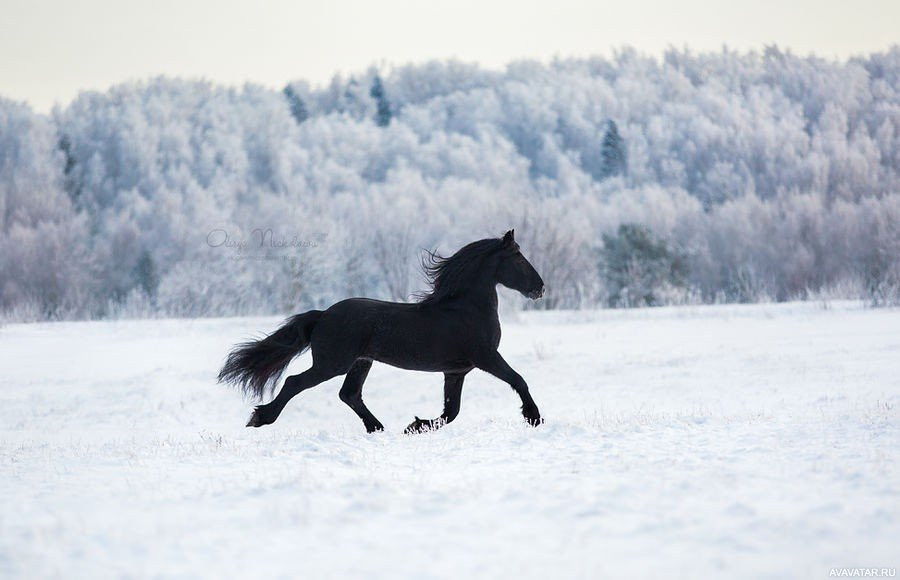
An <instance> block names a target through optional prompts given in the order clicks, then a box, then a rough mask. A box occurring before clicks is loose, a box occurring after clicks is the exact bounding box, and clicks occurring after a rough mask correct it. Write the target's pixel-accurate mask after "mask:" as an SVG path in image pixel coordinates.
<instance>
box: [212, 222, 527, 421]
mask: <svg viewBox="0 0 900 580" xmlns="http://www.w3.org/2000/svg"><path fill="white" fill-rule="evenodd" d="M425 271H426V274H427V275H428V278H429V281H430V283H431V292H430V293H428V294H426V295H424V296H422V297H420V299H419V301H418V302H416V303H411V304H404V303H397V302H383V301H380V300H370V299H368V298H350V299H348V300H343V301H341V302H338V303H337V304H335V305H333V306H332V307H331V308H329V309H328V310H325V311H322V310H310V311H309V312H305V313H303V314H297V315H296V316H293V317H292V318H290V319H288V320H287V321H286V322H285V324H284V325H283V326H282V327H281V328H279V329H278V330H276V331H275V332H273V333H272V334H270V335H269V336H267V337H265V338H263V339H262V340H258V341H253V342H246V343H243V344H240V345H238V346H236V347H235V348H234V349H233V350H232V351H231V353H230V354H229V355H228V359H227V361H226V362H225V366H224V367H222V370H221V372H219V381H220V382H228V383H234V384H238V385H240V386H241V387H242V388H243V390H244V392H245V393H247V394H249V395H252V396H253V397H254V398H256V399H257V400H259V399H261V398H262V397H263V395H264V394H265V392H266V390H267V388H270V389H272V390H274V387H275V384H276V383H277V382H278V379H279V377H280V376H281V373H282V372H283V371H284V369H285V367H287V365H288V363H290V362H291V360H292V359H293V358H294V357H295V356H297V355H299V354H300V353H301V352H303V351H304V350H305V349H306V348H307V347H312V359H313V364H312V368H310V369H309V370H307V371H304V372H302V373H300V374H299V375H293V376H290V377H288V378H287V379H286V380H285V381H284V386H283V387H282V389H281V392H280V393H278V396H277V397H275V399H274V400H272V401H271V402H270V403H268V404H265V405H260V406H258V407H256V409H255V410H254V412H253V415H252V416H251V417H250V421H249V422H248V423H247V426H248V427H261V426H263V425H269V424H270V423H274V422H275V420H276V419H277V418H278V415H279V414H280V413H281V411H282V409H284V406H285V405H287V403H288V401H290V400H291V399H292V398H293V397H294V396H295V395H297V394H298V393H300V392H302V391H305V390H306V389H309V388H312V387H314V386H316V385H318V384H319V383H321V382H323V381H327V380H328V379H330V378H332V377H336V376H338V375H343V374H346V375H347V376H346V377H345V378H344V384H343V386H342V387H341V391H340V397H341V400H342V401H344V402H345V403H346V404H347V405H349V406H350V408H351V409H353V411H354V412H355V413H356V414H357V415H359V418H360V419H362V421H363V423H364V424H365V426H366V431H368V432H370V433H371V432H373V431H381V430H383V429H384V426H383V425H382V424H381V422H380V421H378V419H376V418H375V416H374V415H372V413H371V412H370V411H369V409H368V408H366V405H365V404H364V403H363V400H362V386H363V381H365V380H366V375H367V374H368V373H369V368H371V366H372V361H373V360H377V361H380V362H383V363H387V364H389V365H393V366H395V367H400V368H403V369H408V370H417V371H432V372H442V373H444V412H443V413H442V414H441V416H440V417H439V418H437V419H419V418H418V417H416V418H415V420H414V421H413V422H412V423H411V424H410V425H409V426H408V427H407V428H406V432H407V433H415V432H420V431H424V430H428V429H435V428H438V427H442V426H444V425H445V424H447V423H449V422H451V421H453V419H455V418H456V415H457V414H458V413H459V402H460V398H461V396H462V386H463V379H464V378H465V376H466V374H467V373H468V372H469V371H471V370H472V369H473V368H479V369H482V370H484V371H486V372H488V373H490V374H492V375H494V376H495V377H497V378H498V379H500V380H502V381H504V382H507V383H509V385H510V386H511V387H512V388H513V390H515V391H516V393H518V395H519V397H521V399H522V415H523V416H524V417H525V420H526V421H528V423H530V424H531V425H538V424H540V423H541V422H542V419H541V414H540V412H539V411H538V408H537V405H535V403H534V401H533V400H532V398H531V394H530V393H529V392H528V385H527V384H526V383H525V380H524V379H523V378H522V377H521V376H520V375H519V373H517V372H516V371H514V370H513V369H512V368H511V367H510V366H509V365H508V364H507V363H506V361H505V360H503V357H502V356H500V353H499V352H497V346H498V345H499V344H500V319H499V317H498V316H497V284H503V285H504V286H506V287H508V288H512V289H513V290H518V291H519V292H521V293H522V294H524V295H525V296H527V297H528V298H531V299H538V298H540V297H541V296H543V294H544V281H543V280H542V279H541V276H540V275H539V274H538V273H537V271H536V270H535V269H534V267H533V266H532V265H531V264H530V263H529V262H528V260H526V259H525V256H523V255H522V252H520V251H519V244H517V243H516V241H515V238H514V232H513V230H510V231H508V232H506V234H505V235H504V236H503V239H495V238H491V239H485V240H479V241H477V242H472V243H471V244H469V245H467V246H465V247H464V248H462V249H461V250H459V251H458V252H456V253H455V254H453V256H451V257H449V258H443V257H441V256H438V255H437V254H434V253H431V254H429V256H428V259H427V260H426V263H425Z"/></svg>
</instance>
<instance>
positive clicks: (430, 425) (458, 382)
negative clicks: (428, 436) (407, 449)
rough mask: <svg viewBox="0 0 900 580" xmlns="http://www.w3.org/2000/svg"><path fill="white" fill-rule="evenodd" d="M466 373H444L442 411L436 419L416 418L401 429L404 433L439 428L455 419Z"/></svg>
mask: <svg viewBox="0 0 900 580" xmlns="http://www.w3.org/2000/svg"><path fill="white" fill-rule="evenodd" d="M465 378H466V373H444V412H443V413H441V416H440V417H438V418H437V419H419V418H418V417H416V419H415V420H414V421H413V422H412V423H410V424H409V426H408V427H407V428H406V429H404V430H403V432H404V433H421V432H422V431H428V430H430V429H439V428H440V427H443V426H444V425H446V424H447V423H449V422H451V421H453V420H454V419H456V416H457V415H459V404H460V401H461V400H462V387H463V381H464V380H465Z"/></svg>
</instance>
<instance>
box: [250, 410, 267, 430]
mask: <svg viewBox="0 0 900 580" xmlns="http://www.w3.org/2000/svg"><path fill="white" fill-rule="evenodd" d="M269 423H271V421H267V420H266V419H265V417H263V411H262V407H257V408H255V409H254V410H253V414H252V415H250V420H249V421H247V427H262V426H263V425H268V424H269Z"/></svg>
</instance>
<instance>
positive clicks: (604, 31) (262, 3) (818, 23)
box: [0, 0, 900, 111]
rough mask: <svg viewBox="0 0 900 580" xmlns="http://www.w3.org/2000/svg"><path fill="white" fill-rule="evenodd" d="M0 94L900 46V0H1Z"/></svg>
mask: <svg viewBox="0 0 900 580" xmlns="http://www.w3.org/2000/svg"><path fill="white" fill-rule="evenodd" d="M0 15H2V19H0V95H2V96H4V97H8V98H13V99H17V100H25V101H28V102H29V103H31V104H32V105H33V106H34V107H35V108H36V109H37V110H39V111H48V110H50V108H51V107H52V106H53V104H54V103H60V104H66V103H68V102H69V101H70V100H71V99H72V98H73V97H74V96H75V95H76V94H77V93H78V92H79V91H80V90H84V89H106V88H108V87H109V86H111V85H113V84H116V83H120V82H123V81H126V80H135V79H145V78H148V77H150V76H154V75H159V74H165V75H168V76H180V77H192V78H197V77H201V78H206V79H210V80H213V81H217V82H221V83H226V84H243V83H244V82H246V81H253V82H257V83H261V84H263V85H266V86H271V87H274V88H280V87H281V86H283V85H284V83H285V82H287V81H289V80H295V79H307V80H309V81H311V82H312V83H313V84H317V85H318V84H324V83H326V82H328V80H329V79H330V78H331V77H332V75H333V74H334V73H336V72H343V73H345V74H346V73H351V72H354V71H361V70H364V69H365V68H367V67H368V66H369V65H371V64H386V65H391V64H405V63H409V62H422V61H426V60H429V59H432V58H450V57H455V58H458V59H461V60H464V61H469V62H478V63H481V64H482V65H484V66H487V67H493V68H496V67H501V66H503V65H504V64H506V63H507V62H509V61H511V60H515V59H518V58H536V59H540V60H549V59H551V58H553V57H554V56H562V57H567V56H587V55H591V54H605V55H608V54H610V53H611V51H612V49H613V48H617V47H621V46H623V45H630V46H633V47H635V48H637V49H638V50H640V51H641V52H644V53H647V54H652V55H659V54H661V53H662V51H664V50H665V49H666V48H667V47H668V46H670V45H675V46H678V47H682V46H688V47H690V48H691V49H693V50H719V49H721V48H722V46H723V45H727V46H728V47H729V48H733V49H741V50H745V49H761V48H762V47H763V46H765V45H766V44H778V45H779V46H781V47H783V48H790V49H791V50H793V51H794V52H795V53H798V54H804V55H805V54H808V53H810V52H814V53H816V54H819V55H821V56H825V57H839V58H845V57H848V56H853V55H856V54H864V53H868V52H872V51H876V50H884V49H886V48H888V47H889V46H891V45H892V44H898V43H900V0H852V1H851V0H718V1H715V0H617V1H608V2H599V1H593V2H591V1H578V0H552V1H547V2H532V1H525V0H497V1H490V0H454V1H452V2H445V1H440V2H437V1H429V0H373V1H365V0H322V1H319V2H306V1H302V0H257V1H253V2H249V1H234V0H180V1H176V0H156V1H146V0H139V1H128V0H0Z"/></svg>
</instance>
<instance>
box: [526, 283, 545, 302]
mask: <svg viewBox="0 0 900 580" xmlns="http://www.w3.org/2000/svg"><path fill="white" fill-rule="evenodd" d="M543 295H544V286H541V287H540V288H538V289H537V290H532V291H531V292H529V293H528V297H529V298H531V299H532V300H537V299H538V298H540V297H541V296H543Z"/></svg>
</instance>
